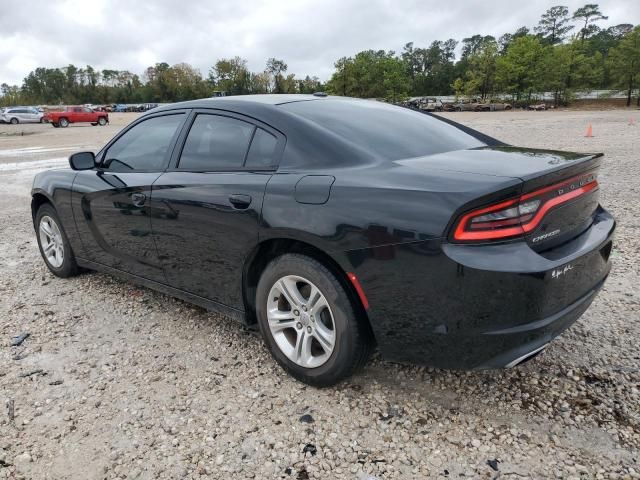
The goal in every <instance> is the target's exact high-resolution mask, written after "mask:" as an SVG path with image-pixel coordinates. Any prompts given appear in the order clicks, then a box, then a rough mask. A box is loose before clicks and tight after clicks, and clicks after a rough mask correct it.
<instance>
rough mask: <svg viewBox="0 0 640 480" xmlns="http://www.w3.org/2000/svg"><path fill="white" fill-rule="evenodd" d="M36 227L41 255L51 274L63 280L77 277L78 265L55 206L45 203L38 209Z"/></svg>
mask: <svg viewBox="0 0 640 480" xmlns="http://www.w3.org/2000/svg"><path fill="white" fill-rule="evenodd" d="M35 227H36V236H37V238H38V247H40V254H41V255H42V258H43V259H44V263H45V264H46V265H47V268H48V269H49V270H51V273H53V274H54V275H56V276H58V277H62V278H67V277H71V276H73V275H76V274H77V273H78V264H77V263H76V258H75V256H74V254H73V250H71V245H70V244H69V240H68V239H67V235H66V234H65V233H64V230H63V228H62V223H61V222H60V218H59V217H58V214H57V212H56V210H55V209H54V208H53V206H51V205H50V204H48V203H45V204H44V205H42V206H41V207H40V208H39V209H38V213H36V218H35Z"/></svg>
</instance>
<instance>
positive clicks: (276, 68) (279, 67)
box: [265, 57, 288, 93]
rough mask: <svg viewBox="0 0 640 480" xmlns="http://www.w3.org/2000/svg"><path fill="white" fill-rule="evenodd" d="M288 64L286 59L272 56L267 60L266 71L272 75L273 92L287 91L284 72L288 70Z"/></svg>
mask: <svg viewBox="0 0 640 480" xmlns="http://www.w3.org/2000/svg"><path fill="white" fill-rule="evenodd" d="M287 68H288V67H287V64H286V63H284V60H278V59H277V58H274V57H271V58H269V59H268V60H267V67H266V69H265V72H266V73H267V74H269V76H270V80H271V81H270V84H271V86H272V87H271V91H272V92H273V93H285V90H284V87H285V85H284V80H285V77H284V74H285V73H286V72H287Z"/></svg>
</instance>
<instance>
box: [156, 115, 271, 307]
mask: <svg viewBox="0 0 640 480" xmlns="http://www.w3.org/2000/svg"><path fill="white" fill-rule="evenodd" d="M189 124H190V125H189V129H188V131H187V129H185V134H184V135H183V136H184V140H182V139H181V140H180V141H179V143H180V144H182V148H181V151H180V152H179V155H177V156H176V158H175V163H174V164H173V166H172V168H171V169H170V170H169V171H167V172H166V173H164V174H163V175H162V176H160V178H159V179H158V180H157V181H156V182H155V183H154V185H153V192H152V198H151V208H152V210H153V212H154V215H153V218H152V226H153V235H154V238H155V241H156V245H157V246H158V254H159V257H160V259H161V261H162V263H163V265H164V269H165V275H166V277H167V281H168V283H169V284H170V285H172V286H174V287H176V288H179V289H181V290H184V291H187V292H189V293H192V294H195V295H198V296H200V297H203V298H206V299H209V300H214V301H216V302H219V303H222V304H224V305H227V306H230V307H233V308H237V309H243V300H242V288H241V286H242V267H243V265H244V262H245V260H246V258H247V257H248V255H249V253H250V252H251V251H252V250H253V249H254V247H255V246H256V245H257V243H258V227H259V223H260V218H261V210H262V200H263V197H264V191H265V188H266V184H267V182H268V181H269V178H270V177H271V175H272V172H273V170H274V169H275V166H276V164H277V162H278V159H279V155H280V154H281V152H282V149H283V148H284V137H283V136H282V135H281V134H280V133H278V132H277V131H275V130H273V129H271V128H270V127H268V126H266V125H263V124H261V123H259V122H256V121H254V120H251V119H247V118H244V117H242V116H239V115H235V114H232V113H228V112H218V111H211V110H201V111H195V112H194V113H193V114H192V116H191V118H190V120H189Z"/></svg>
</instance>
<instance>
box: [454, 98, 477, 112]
mask: <svg viewBox="0 0 640 480" xmlns="http://www.w3.org/2000/svg"><path fill="white" fill-rule="evenodd" d="M480 104H481V102H480V101H479V100H478V99H476V98H471V99H469V100H463V101H461V102H457V103H454V104H453V109H454V110H455V111H456V112H474V111H476V109H477V108H478V105H480Z"/></svg>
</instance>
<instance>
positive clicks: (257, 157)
mask: <svg viewBox="0 0 640 480" xmlns="http://www.w3.org/2000/svg"><path fill="white" fill-rule="evenodd" d="M277 147H278V139H277V138H276V137H275V136H274V135H271V134H270V133H269V132H267V131H266V130H263V129H262V128H256V133H255V134H254V135H253V140H252V141H251V147H250V148H249V153H248V154H247V160H246V162H245V167H247V168H266V167H270V166H272V165H273V164H274V163H275V156H276V149H277Z"/></svg>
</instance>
